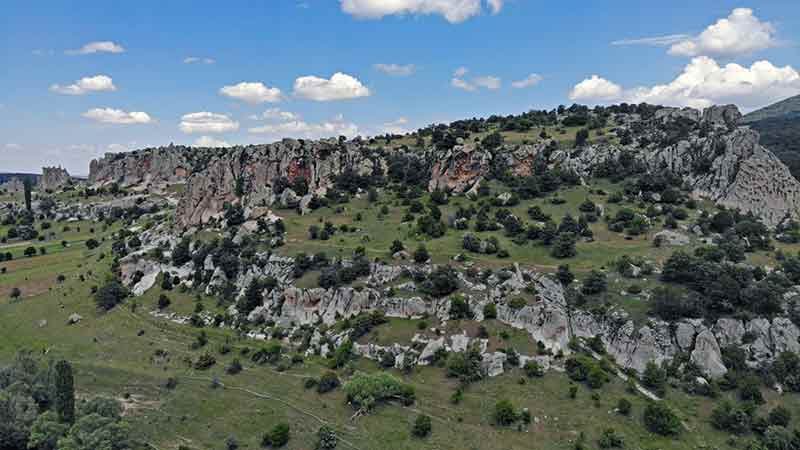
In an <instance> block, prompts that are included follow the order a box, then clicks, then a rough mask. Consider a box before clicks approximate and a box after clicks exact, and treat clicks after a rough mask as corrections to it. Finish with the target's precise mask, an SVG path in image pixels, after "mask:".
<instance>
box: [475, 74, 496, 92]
mask: <svg viewBox="0 0 800 450" xmlns="http://www.w3.org/2000/svg"><path fill="white" fill-rule="evenodd" d="M473 83H475V85H476V86H479V87H482V88H486V89H489V90H492V91H494V90H497V89H500V87H501V86H502V85H503V83H502V81H501V80H500V78H498V77H493V76H491V75H487V76H483V77H477V78H475V79H474V80H473Z"/></svg>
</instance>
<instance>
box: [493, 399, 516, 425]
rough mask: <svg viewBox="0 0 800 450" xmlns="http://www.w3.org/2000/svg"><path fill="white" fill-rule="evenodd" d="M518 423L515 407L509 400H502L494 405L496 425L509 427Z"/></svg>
mask: <svg viewBox="0 0 800 450" xmlns="http://www.w3.org/2000/svg"><path fill="white" fill-rule="evenodd" d="M516 421H517V413H515V412H514V405H512V404H511V402H510V401H508V400H500V401H498V402H497V403H496V404H495V405H494V423H495V424H497V425H500V426H508V425H511V424H512V423H514V422H516Z"/></svg>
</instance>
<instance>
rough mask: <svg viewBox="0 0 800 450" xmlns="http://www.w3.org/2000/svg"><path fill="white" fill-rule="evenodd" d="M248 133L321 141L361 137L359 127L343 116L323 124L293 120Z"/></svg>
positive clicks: (265, 126)
mask: <svg viewBox="0 0 800 450" xmlns="http://www.w3.org/2000/svg"><path fill="white" fill-rule="evenodd" d="M248 131H249V132H250V133H252V134H266V135H269V136H271V137H273V138H275V139H281V138H284V137H293V138H303V139H320V138H327V137H337V136H346V137H348V138H353V137H356V136H358V135H359V130H358V126H357V125H356V124H354V123H351V122H346V121H345V120H344V118H343V117H342V116H341V115H339V116H337V117H335V118H334V119H333V120H329V121H325V122H322V123H308V122H305V121H303V120H291V121H288V122H281V123H277V124H267V125H262V126H260V127H254V128H250V129H249V130H248Z"/></svg>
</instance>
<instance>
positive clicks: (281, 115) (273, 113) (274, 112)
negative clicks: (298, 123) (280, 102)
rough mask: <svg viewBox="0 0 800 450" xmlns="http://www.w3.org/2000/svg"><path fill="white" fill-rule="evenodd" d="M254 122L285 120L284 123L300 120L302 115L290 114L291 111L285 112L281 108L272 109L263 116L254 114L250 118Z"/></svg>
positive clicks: (262, 114)
mask: <svg viewBox="0 0 800 450" xmlns="http://www.w3.org/2000/svg"><path fill="white" fill-rule="evenodd" d="M250 119H252V120H276V119H277V120H283V121H290V120H299V119H300V115H299V114H296V113H293V112H290V111H283V110H281V109H279V108H270V109H268V110H266V111H264V112H263V113H261V114H254V115H252V116H250Z"/></svg>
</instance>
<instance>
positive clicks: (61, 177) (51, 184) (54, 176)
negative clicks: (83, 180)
mask: <svg viewBox="0 0 800 450" xmlns="http://www.w3.org/2000/svg"><path fill="white" fill-rule="evenodd" d="M70 183H71V179H70V177H69V173H67V169H63V168H61V167H42V176H41V178H39V188H40V189H41V190H44V191H55V190H57V189H61V188H63V187H64V186H67V185H69V184H70Z"/></svg>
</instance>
